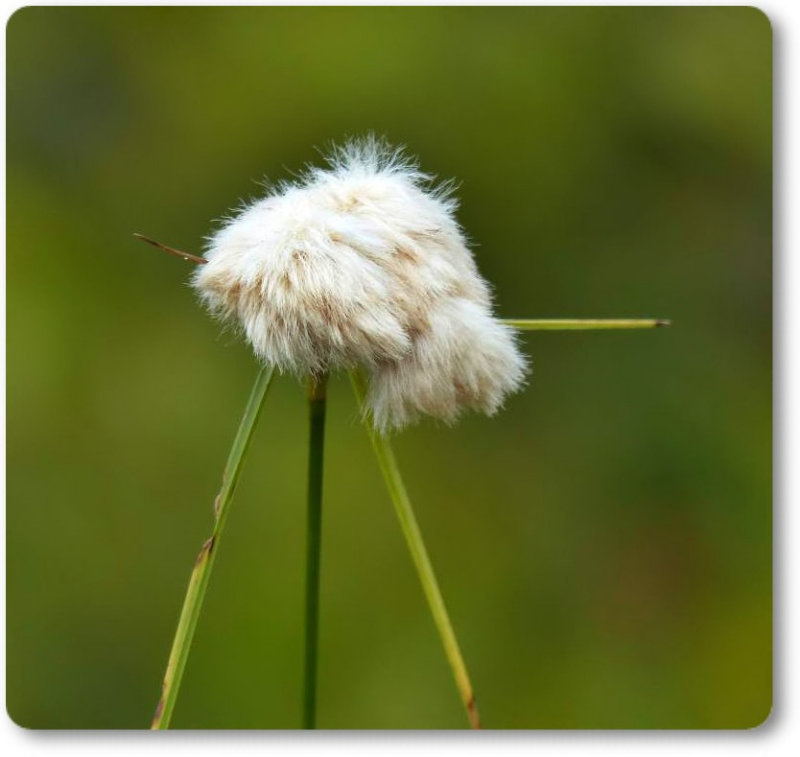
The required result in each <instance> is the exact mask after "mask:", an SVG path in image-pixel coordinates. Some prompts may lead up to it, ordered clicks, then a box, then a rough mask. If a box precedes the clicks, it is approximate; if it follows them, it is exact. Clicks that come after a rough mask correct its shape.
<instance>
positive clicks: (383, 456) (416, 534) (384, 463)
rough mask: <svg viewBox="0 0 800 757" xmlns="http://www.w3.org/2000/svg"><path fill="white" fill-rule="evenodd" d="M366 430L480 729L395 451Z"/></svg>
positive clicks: (359, 393) (360, 385)
mask: <svg viewBox="0 0 800 757" xmlns="http://www.w3.org/2000/svg"><path fill="white" fill-rule="evenodd" d="M350 379H351V381H352V384H353V389H354V391H355V393H356V397H357V398H358V402H359V405H361V406H363V404H364V398H365V396H366V382H365V380H364V377H363V376H362V375H360V374H358V373H351V374H350ZM365 427H366V429H367V433H368V434H369V438H370V441H371V442H372V448H373V450H374V451H375V456H376V457H377V458H378V464H379V466H380V469H381V473H383V479H384V482H385V483H386V487H387V489H388V490H389V496H390V497H391V499H392V503H393V504H394V508H395V511H396V513H397V517H398V519H399V521H400V527H401V528H402V530H403V536H405V539H406V544H407V545H408V549H409V551H410V552H411V559H412V560H413V561H414V567H415V568H416V569H417V574H418V576H419V580H420V582H421V583H422V589H423V591H424V593H425V598H426V599H427V601H428V605H429V607H430V610H431V613H432V614H433V620H434V623H435V624H436V629H437V631H438V632H439V636H440V638H441V640H442V645H443V646H444V651H445V655H446V656H447V661H448V663H449V664H450V668H451V670H452V671H453V676H454V678H455V681H456V686H457V687H458V691H459V694H460V695H461V701H462V702H463V703H464V707H465V708H466V711H467V717H468V718H469V722H470V725H471V727H472V728H480V727H481V724H480V719H479V717H478V708H477V705H476V703H475V694H474V692H473V690H472V683H471V682H470V679H469V674H468V673H467V666H466V665H465V664H464V658H463V657H462V656H461V650H460V649H459V646H458V641H457V640H456V635H455V632H454V631H453V624H452V623H451V622H450V617H449V615H448V614H447V608H446V607H445V604H444V600H443V599H442V593H441V591H440V590H439V584H438V582H437V580H436V575H435V574H434V572H433V566H432V565H431V561H430V558H429V557H428V551H427V550H426V549H425V542H424V541H423V539H422V532H421V531H420V529H419V525H418V524H417V519H416V517H415V516H414V510H413V509H412V507H411V500H410V499H409V498H408V493H407V492H406V488H405V486H404V484H403V479H402V477H401V475H400V469H399V468H398V467H397V460H396V459H395V456H394V451H393V449H392V446H391V444H390V442H389V439H388V437H386V436H384V435H382V434H380V433H379V432H378V431H376V430H375V429H374V428H373V427H372V426H371V425H370V424H369V423H365Z"/></svg>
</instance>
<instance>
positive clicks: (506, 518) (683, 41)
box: [7, 8, 772, 728]
mask: <svg viewBox="0 0 800 757" xmlns="http://www.w3.org/2000/svg"><path fill="white" fill-rule="evenodd" d="M7 40H8V129H7V136H8V161H7V166H8V168H7V171H8V173H7V179H8V213H7V219H8V239H7V274H8V291H7V295H8V298H7V301H8V308H7V313H8V352H7V355H8V377H7V378H8V382H7V386H8V398H7V413H8V437H7V438H8V457H7V465H8V486H7V502H8V506H7V560H8V586H7V589H8V591H7V597H8V604H7V609H8V615H7V617H8V619H7V653H8V655H7V664H8V668H7V701H8V709H9V712H10V714H11V716H12V718H13V719H14V720H15V721H16V722H18V723H19V724H21V725H24V726H28V727H35V728H141V727H146V726H147V725H148V724H149V720H150V717H151V715H152V711H153V708H154V706H155V703H156V700H157V698H158V692H159V686H160V680H161V676H162V673H163V669H164V665H165V662H166V657H167V653H168V650H169V645H170V641H171V638H172V633H173V631H174V628H175V623H176V619H177V615H178V611H179V608H180V604H181V601H182V597H183V593H184V589H185V586H186V582H187V579H188V575H189V571H190V569H191V565H192V562H193V560H194V557H195V555H196V553H197V551H198V549H199V547H200V545H201V544H202V542H203V540H204V539H205V537H206V536H207V534H208V533H209V529H210V525H211V504H212V501H213V498H214V495H215V493H216V489H217V487H218V484H219V477H220V473H221V469H222V466H223V463H224V460H225V457H226V454H227V450H228V445H229V444H230V441H231V439H232V436H233V433H234V431H235V428H236V425H237V423H238V420H239V416H240V412H241V410H242V408H243V406H244V402H245V400H246V397H247V394H248V391H249V387H250V384H251V382H252V380H253V377H254V375H255V373H256V366H255V364H254V360H253V358H252V357H251V355H250V353H249V351H248V348H247V346H246V345H245V344H243V343H241V342H240V341H239V340H238V339H237V338H236V337H234V336H233V335H231V334H230V333H225V332H223V331H222V329H221V328H220V326H219V325H218V324H217V323H215V322H213V321H212V320H211V319H209V318H208V317H207V316H206V315H205V314H204V312H203V311H202V310H201V308H200V307H199V306H198V304H197V303H196V302H195V300H194V297H193V295H192V292H191V291H190V290H189V288H188V287H187V286H186V284H187V279H188V276H189V273H190V265H189V264H187V263H184V262H182V261H180V260H176V259H172V258H169V257H167V256H165V255H161V254H159V253H157V252H156V251H154V250H151V249H149V248H146V247H144V246H143V245H141V244H140V243H138V242H136V241H135V240H133V239H132V237H131V233H132V232H134V231H141V232H144V233H147V234H150V235H152V236H154V237H156V238H157V239H161V240H163V241H165V242H167V243H169V244H173V245H175V246H177V247H181V248H184V249H187V250H190V251H195V252H200V251H201V249H202V243H203V242H202V240H203V237H204V235H206V234H208V233H209V231H210V229H211V228H213V226H212V224H211V219H215V218H219V217H220V216H221V215H223V214H224V213H225V212H226V211H227V209H228V208H230V207H231V206H234V205H235V204H237V203H238V202H239V200H240V199H242V198H248V197H252V196H257V195H258V193H259V191H260V189H259V186H258V185H257V183H256V182H258V181H260V180H261V179H263V178H264V176H268V177H270V178H271V179H280V178H285V177H288V176H289V175H290V171H293V170H295V169H297V168H299V167H301V166H302V164H304V163H305V162H307V161H313V160H315V159H317V153H316V152H315V146H324V145H325V144H326V143H327V142H328V141H329V140H332V139H341V138H342V137H344V136H346V135H352V134H360V133H363V132H365V131H368V130H373V131H375V132H377V133H379V134H385V135H386V136H387V137H388V138H389V139H390V140H391V141H393V142H396V143H404V144H406V145H408V147H409V149H410V150H411V152H413V153H416V154H418V155H419V156H420V159H421V161H422V165H423V166H424V168H425V169H426V170H428V171H432V172H435V173H436V174H438V175H439V176H441V177H457V178H458V180H459V181H460V182H461V187H460V190H459V194H460V197H461V199H462V207H461V211H460V219H461V221H462V223H463V224H464V226H465V227H466V228H467V230H468V232H469V233H470V235H471V236H472V238H473V239H474V240H475V243H476V248H475V252H476V256H477V259H478V263H479V265H480V268H481V270H482V272H483V273H484V274H485V275H486V277H487V278H488V279H489V280H490V281H492V282H493V283H494V285H495V287H496V293H497V302H498V312H499V313H500V314H501V315H504V316H509V317H510V316H518V317H525V316H527V317H625V316H659V317H670V318H672V319H673V320H674V326H673V328H671V329H661V330H658V331H647V332H627V333H582V334H575V333H572V334H570V333H549V334H548V333H544V334H531V335H527V336H525V337H524V343H525V347H526V350H527V352H528V353H529V354H530V355H531V356H532V359H533V363H534V373H533V376H532V380H531V382H530V385H529V387H528V388H527V390H526V391H525V392H524V393H523V394H520V395H517V396H515V397H513V398H512V399H511V400H510V401H509V402H508V405H507V408H506V410H505V412H503V413H501V414H500V415H498V416H497V417H496V418H494V419H491V420H488V419H485V418H483V417H470V418H468V419H466V420H465V421H464V422H463V423H461V424H460V425H459V426H458V427H457V428H454V429H448V428H444V427H437V426H436V425H435V424H432V423H430V422H427V423H423V424H422V425H420V426H418V427H415V428H413V429H411V430H409V431H407V432H405V433H403V434H402V435H401V436H400V437H399V438H398V439H397V442H396V446H397V452H398V457H399V460H400V463H401V465H402V468H403V470H404V473H405V475H406V478H407V484H408V487H409V489H410V493H411V495H412V498H413V500H414V502H415V504H416V507H417V509H418V516H419V518H420V522H421V525H422V528H423V531H424V533H425V535H426V538H427V540H428V546H429V549H430V550H431V553H432V556H433V560H434V564H435V566H436V568H437V571H438V573H439V578H440V582H441V584H442V588H443V591H444V594H445V598H446V600H447V602H448V605H449V608H450V611H451V614H452V617H453V621H454V623H455V625H456V628H457V631H458V634H459V637H460V640H461V644H462V647H463V651H464V654H465V657H466V660H467V662H468V665H469V668H470V671H471V674H472V677H473V680H474V684H475V687H476V690H477V694H478V701H479V706H480V708H481V713H482V716H483V719H484V721H485V725H486V726H487V727H490V728H744V727H751V726H755V725H757V724H758V723H760V722H761V721H762V720H763V719H764V718H765V717H766V716H767V714H768V712H769V710H770V707H771V601H772V600H771V441H770V440H771V417H770V410H771V181H772V179H771V31H770V27H769V22H768V21H767V19H766V18H765V16H763V15H762V14H761V13H760V12H759V11H757V10H754V9H749V8H712V9H709V8H678V9H675V8H660V9H659V8H646V9H641V8H640V9H636V8H631V9H590V8H514V9H507V8H504V9H501V8H450V9H442V8H348V9H342V8H328V9H324V8H303V9H291V8H249V9H214V8H204V9H197V8H194V9H170V8H143V9H130V8H128V9H124V8H116V9H108V8H105V9H101V8H90V9H87V8H72V9H63V8H59V9H56V8H25V9H23V10H21V11H18V12H17V13H16V14H15V15H14V16H13V17H12V18H11V20H10V22H9V25H8V30H7ZM330 394H331V401H330V418H329V437H328V440H329V446H328V450H327V459H326V465H327V476H326V482H325V487H326V488H325V495H326V502H325V522H324V545H323V548H324V554H323V567H322V569H323V577H322V608H321V612H322V627H321V661H320V664H321V669H320V675H321V680H320V701H319V721H320V727H324V728H451V727H452V728H458V727H462V726H464V725H465V724H466V719H465V717H464V715H463V712H462V710H461V707H460V705H459V701H458V697H457V694H456V690H455V687H454V685H453V682H452V680H451V677H450V672H449V669H448V667H447V665H446V663H445V659H444V656H443V653H442V650H441V648H440V646H439V641H438V638H437V636H436V633H435V631H434V627H433V624H432V622H431V619H430V616H429V614H428V610H427V607H426V605H425V603H424V600H423V597H422V593H421V591H420V587H419V585H418V584H417V579H416V576H415V574H414V572H413V569H412V567H411V562H410V560H409V557H408V554H407V552H406V548H405V545H404V542H403V540H402V538H401V535H400V530H399V528H398V525H397V523H396V521H395V516H394V514H393V512H392V507H391V504H390V502H389V499H388V497H387V495H386V493H385V491H384V489H383V486H382V482H381V479H380V476H379V473H378V471H377V467H376V465H375V463H374V460H373V459H372V457H371V453H370V449H369V446H368V443H367V441H366V438H365V436H364V434H363V431H362V429H361V428H360V427H359V424H358V419H357V414H356V410H355V406H354V403H353V399H352V397H351V393H350V389H349V386H348V385H347V383H346V381H344V380H343V379H342V378H341V377H340V378H338V379H336V380H335V381H334V382H333V386H332V389H331V393H330ZM305 443H306V411H305V400H304V393H303V390H302V388H301V387H300V386H299V384H297V383H296V382H294V381H292V380H291V379H288V378H284V379H283V380H280V381H277V382H276V383H275V385H274V387H273V391H272V393H271V395H270V397H269V398H268V401H267V406H266V409H265V413H264V416H263V420H262V423H261V425H260V427H259V429H258V431H257V434H256V437H255V439H254V444H253V448H252V451H251V455H250V458H249V461H248V465H247V467H246V470H245V474H244V476H243V480H242V484H241V488H240V490H239V494H238V496H237V500H236V502H235V504H234V507H233V510H232V513H231V517H230V519H229V521H228V526H227V531H226V534H225V538H224V540H223V542H222V544H221V548H220V553H219V556H218V557H219V559H218V560H217V563H216V568H215V574H214V576H213V578H212V582H211V585H210V589H209V594H208V598H207V603H206V607H205V610H204V614H203V617H202V619H201V621H200V625H199V628H198V632H197V636H196V642H195V646H194V649H193V652H192V656H191V658H190V661H189V664H188V668H187V671H186V676H185V679H184V685H183V690H182V693H181V697H180V699H179V702H178V706H177V708H176V711H175V718H174V722H173V724H174V726H175V727H178V728H294V727H297V726H298V724H299V721H300V699H301V696H300V679H301V669H302V659H301V656H302V650H301V642H302V634H301V621H302V589H303V549H304V517H305V512H304V477H305V466H306V460H305Z"/></svg>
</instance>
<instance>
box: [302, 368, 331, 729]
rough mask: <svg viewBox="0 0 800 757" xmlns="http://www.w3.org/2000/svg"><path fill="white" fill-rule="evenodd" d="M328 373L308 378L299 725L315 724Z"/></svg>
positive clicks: (310, 726) (305, 726)
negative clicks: (303, 657) (306, 521)
mask: <svg viewBox="0 0 800 757" xmlns="http://www.w3.org/2000/svg"><path fill="white" fill-rule="evenodd" d="M327 382H328V377H327V376H326V375H322V376H311V377H309V379H308V409H309V413H308V415H309V435H308V525H307V528H308V538H307V542H306V628H305V654H306V656H305V673H304V687H303V728H316V720H317V647H318V641H317V637H318V629H319V568H320V553H321V547H322V463H323V455H324V447H325V405H326V390H327Z"/></svg>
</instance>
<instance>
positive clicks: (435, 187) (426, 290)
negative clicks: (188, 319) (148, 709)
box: [137, 138, 666, 729]
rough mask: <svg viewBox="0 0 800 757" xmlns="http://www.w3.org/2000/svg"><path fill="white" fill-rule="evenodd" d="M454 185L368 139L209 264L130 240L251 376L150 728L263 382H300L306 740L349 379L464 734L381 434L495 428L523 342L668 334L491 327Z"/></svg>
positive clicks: (305, 182) (240, 226)
mask: <svg viewBox="0 0 800 757" xmlns="http://www.w3.org/2000/svg"><path fill="white" fill-rule="evenodd" d="M456 208H457V202H456V199H455V197H454V195H453V185H452V184H447V183H445V184H436V183H434V181H433V180H432V177H430V176H429V175H427V174H425V173H423V172H422V171H421V170H420V169H419V167H418V165H417V163H416V162H415V161H414V160H413V159H411V158H409V157H408V156H407V155H406V154H405V153H404V152H402V151H401V150H397V149H392V148H390V147H389V146H388V145H386V144H385V143H383V142H381V141H379V140H376V139H374V138H366V139H363V140H355V141H351V142H348V143H347V144H345V145H344V146H341V147H337V148H333V150H332V151H331V152H330V153H329V155H328V157H327V166H326V167H325V168H316V167H312V168H309V169H307V171H306V172H305V173H304V174H303V175H302V176H301V177H300V178H299V179H298V180H296V181H294V182H286V183H282V184H278V185H277V186H275V187H274V188H273V189H272V190H271V191H269V193H268V194H267V196H266V197H264V198H262V199H260V200H258V201H256V202H254V203H252V204H251V205H249V206H247V207H245V208H244V209H242V210H241V211H240V212H238V213H236V214H235V215H233V216H231V217H230V218H229V219H228V220H227V221H226V222H225V223H224V225H223V226H222V228H221V229H220V230H219V231H217V232H216V233H215V234H214V235H213V236H212V237H211V238H210V240H209V243H208V246H207V251H206V255H205V257H200V256H197V255H192V254H189V253H184V252H181V251H179V250H175V249H173V248H170V247H167V246H166V245H163V244H161V243H159V242H155V241H154V240H151V239H148V238H147V237H143V236H141V235H137V236H139V237H140V238H141V239H143V240H144V241H147V242H149V243H151V244H153V245H155V246H157V247H160V248H162V249H164V250H166V251H167V252H170V253H173V254H176V255H179V256H181V257H184V258H185V259H187V260H190V261H191V262H193V263H195V264H197V266H198V267H197V269H196V271H195V272H194V275H193V277H192V285H193V287H194V288H195V290H196V291H197V293H198V295H199V297H200V299H201V300H202V301H203V302H204V304H205V305H206V306H207V307H208V309H209V310H210V311H211V312H212V313H213V314H214V315H216V316H218V317H220V318H221V319H223V320H224V321H226V322H229V323H232V324H234V325H235V326H236V327H237V328H238V329H239V330H240V331H241V332H242V333H243V334H244V336H245V338H246V339H247V341H248V342H249V343H250V345H251V347H252V349H253V352H254V353H255V355H256V357H257V359H258V361H259V362H260V363H261V365H262V368H261V370H260V372H259V374H258V376H257V378H256V382H255V385H254V387H253V390H252V393H251V396H250V399H249V401H248V404H247V406H246V409H245V413H244V416H243V418H242V421H241V423H240V426H239V430H238V432H237V434H236V437H235V439H234V443H233V446H232V448H231V452H230V455H229V458H228V462H227V465H226V467H225V472H224V475H223V484H222V488H221V490H220V492H219V494H218V496H217V498H216V500H215V505H214V525H213V529H212V533H211V536H210V537H209V539H208V540H207V541H206V542H205V543H204V544H203V547H202V549H201V551H200V553H199V555H198V557H197V560H196V562H195V566H194V569H193V571H192V575H191V578H190V581H189V587H188V589H187V592H186V597H185V600H184V604H183V609H182V611H181V615H180V619H179V622H178V628H177V631H176V633H175V638H174V641H173V645H172V650H171V652H170V657H169V662H168V664H167V671H166V674H165V676H164V682H163V688H162V695H161V698H160V700H159V703H158V706H157V708H156V713H155V716H154V719H153V723H152V727H153V728H155V729H163V728H168V727H169V723H170V718H171V716H172V712H173V709H174V706H175V702H176V699H177V695H178V691H179V687H180V683H181V677H182V675H183V671H184V668H185V666H186V661H187V659H188V655H189V650H190V647H191V642H192V637H193V634H194V630H195V628H196V626H197V622H198V619H199V616H200V611H201V608H202V603H203V598H204V596H205V591H206V588H207V586H208V581H209V577H210V574H211V570H212V567H213V564H214V559H215V557H216V553H217V550H218V548H219V540H220V537H221V534H222V531H223V527H224V525H225V520H226V518H227V516H228V512H229V509H230V504H231V501H232V498H233V495H234V492H235V489H236V484H237V481H238V478H239V475H240V473H241V470H242V465H243V462H244V459H245V456H246V454H247V450H248V446H249V443H250V439H251V437H252V432H253V429H254V428H255V426H256V423H257V421H258V417H259V414H260V412H261V408H262V405H263V402H264V398H265V397H266V394H267V392H268V390H269V387H270V385H271V383H272V379H273V376H274V372H275V371H277V372H279V373H288V374H290V375H292V376H295V377H297V378H299V379H301V380H303V381H305V382H306V384H307V387H308V403H309V464H308V490H307V491H308V500H307V508H308V510H307V539H306V601H305V624H304V629H305V638H304V648H305V667H304V688H303V692H304V693H303V721H302V725H303V727H304V728H314V727H315V726H316V683H317V636H318V624H319V582H320V549H321V522H322V482H323V458H324V440H325V412H326V388H327V381H328V376H329V375H330V374H331V373H333V372H340V371H346V372H348V373H349V374H350V377H351V382H352V385H353V390H354V392H355V395H356V398H357V401H358V403H359V406H360V408H361V412H362V418H363V422H364V425H365V428H366V430H367V433H368V434H369V437H370V441H371V443H372V447H373V450H374V452H375V455H376V458H377V461H378V464H379V467H380V470H381V473H382V474H383V478H384V481H385V483H386V486H387V489H388V492H389V495H390V497H391V500H392V502H393V504H394V507H395V510H396V513H397V517H398V520H399V522H400V526H401V529H402V532H403V535H404V537H405V540H406V543H407V545H408V548H409V551H410V553H411V557H412V560H413V563H414V566H415V568H416V571H417V574H418V576H419V579H420V582H421V585H422V589H423V592H424V594H425V598H426V600H427V602H428V605H429V607H430V611H431V614H432V616H433V620H434V623H435V626H436V629H437V631H438V633H439V636H440V638H441V642H442V645H443V647H444V651H445V655H446V657H447V661H448V663H449V665H450V668H451V670H452V673H453V676H454V678H455V682H456V686H457V688H458V692H459V694H460V697H461V700H462V703H463V705H464V708H465V712H466V715H467V719H468V722H469V725H470V726H471V727H473V728H480V719H479V716H478V710H477V705H476V700H475V694H474V691H473V688H472V684H471V682H470V677H469V674H468V672H467V667H466V665H465V663H464V659H463V656H462V654H461V651H460V649H459V645H458V641H457V639H456V635H455V631H454V629H453V625H452V623H451V621H450V617H449V615H448V613H447V609H446V606H445V603H444V600H443V598H442V594H441V591H440V590H439V586H438V582H437V580H436V576H435V574H434V571H433V566H432V564H431V560H430V557H429V556H428V552H427V550H426V548H425V544H424V541H423V538H422V533H421V531H420V529H419V526H418V524H417V521H416V518H415V516H414V511H413V509H412V506H411V501H410V499H409V497H408V493H407V491H406V488H405V486H404V484H403V480H402V477H401V475H400V471H399V468H398V465H397V461H396V459H395V456H394V452H393V450H392V446H391V441H390V433H391V432H395V431H398V430H400V429H402V428H403V427H405V426H407V425H408V424H410V423H413V422H415V421H417V420H418V419H420V418H421V417H424V416H430V417H433V418H436V419H439V420H442V421H444V422H446V423H448V424H452V423H454V422H455V421H456V420H457V419H458V418H459V416H460V415H461V414H462V413H463V412H465V411H468V410H474V411H478V412H482V413H485V414H487V415H493V414H494V413H495V412H497V411H498V410H499V409H500V408H501V406H502V404H503V401H504V399H505V398H506V397H507V396H508V395H509V394H510V393H512V392H515V391H518V390H519V389H520V388H521V387H522V386H523V384H524V382H525V379H526V376H527V374H528V361H527V359H526V358H525V357H524V356H523V355H522V353H521V351H520V348H519V343H518V332H519V331H525V330H537V329H547V330H557V329H598V328H652V327H654V326H659V325H664V324H665V323H666V322H665V321H660V320H652V319H641V320H585V321H581V320H527V319H525V320H500V319H498V318H496V317H495V316H494V314H493V308H492V298H491V290H490V287H489V285H488V283H487V282H486V281H485V280H484V279H483V278H482V277H481V275H480V273H479V272H478V269H477V267H476V265H475V261H474V258H473V256H472V254H471V253H470V251H469V248H468V245H467V241H466V239H465V236H464V233H463V231H462V230H461V228H460V226H459V225H458V222H457V221H456V218H455V211H456Z"/></svg>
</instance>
